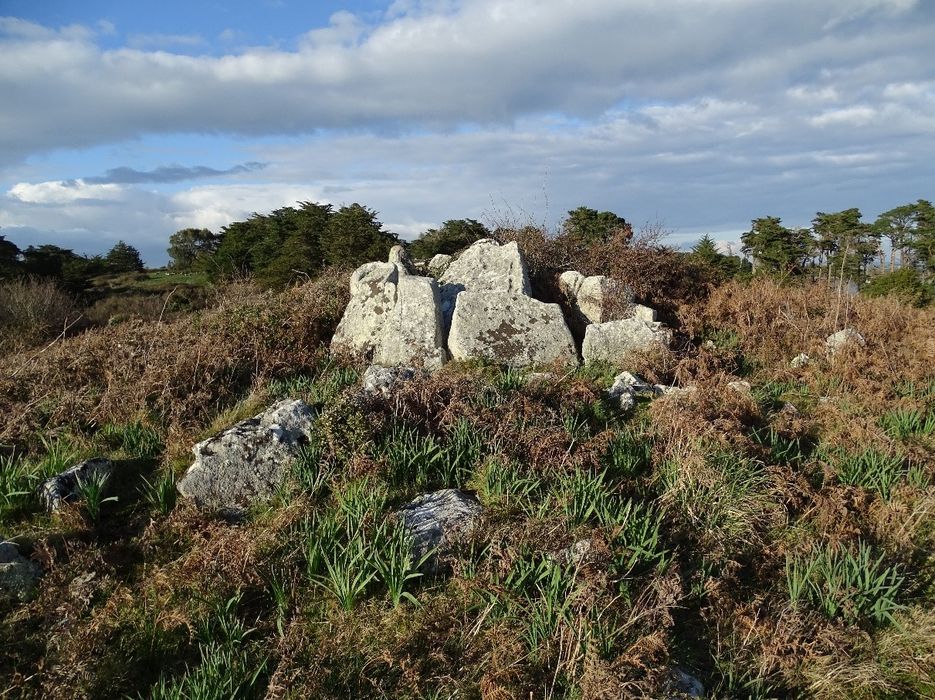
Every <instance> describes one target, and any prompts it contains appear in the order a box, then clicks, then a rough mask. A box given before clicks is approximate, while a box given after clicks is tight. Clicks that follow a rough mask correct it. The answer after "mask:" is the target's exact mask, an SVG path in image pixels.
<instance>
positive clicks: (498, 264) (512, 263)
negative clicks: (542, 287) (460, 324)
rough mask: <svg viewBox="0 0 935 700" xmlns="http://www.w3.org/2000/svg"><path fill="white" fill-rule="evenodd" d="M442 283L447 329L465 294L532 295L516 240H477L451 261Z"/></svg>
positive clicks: (443, 316)
mask: <svg viewBox="0 0 935 700" xmlns="http://www.w3.org/2000/svg"><path fill="white" fill-rule="evenodd" d="M438 282H439V284H440V285H441V304H442V319H443V320H444V322H445V326H446V327H448V326H449V325H450V323H451V317H452V315H453V314H454V310H455V300H456V298H457V297H458V295H459V294H461V292H465V291H466V292H509V293H512V294H521V295H526V296H529V295H530V294H531V287H530V286H529V273H528V272H527V270H526V260H525V259H524V258H523V254H522V252H521V251H520V249H519V246H517V245H516V242H515V241H513V242H511V243H507V244H506V245H500V244H498V243H497V242H496V241H495V240H493V239H491V238H482V239H481V240H479V241H476V242H475V243H473V244H472V245H471V247H470V248H468V249H467V250H465V251H464V252H463V253H461V255H459V256H458V258H457V259H456V260H453V261H452V262H451V264H450V265H449V266H448V268H447V269H446V270H445V272H444V274H443V275H442V276H441V277H440V278H439V279H438Z"/></svg>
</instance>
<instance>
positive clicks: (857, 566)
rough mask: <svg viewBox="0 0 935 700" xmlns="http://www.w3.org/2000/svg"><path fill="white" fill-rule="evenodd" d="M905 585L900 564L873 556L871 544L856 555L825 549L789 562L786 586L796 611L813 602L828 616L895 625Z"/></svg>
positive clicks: (841, 548)
mask: <svg viewBox="0 0 935 700" xmlns="http://www.w3.org/2000/svg"><path fill="white" fill-rule="evenodd" d="M904 581H905V577H904V576H903V575H902V574H901V573H900V571H899V569H898V567H897V566H895V565H894V566H887V565H886V564H885V563H884V555H883V554H881V555H880V556H878V557H875V556H874V554H873V550H872V549H871V547H870V545H869V544H867V543H866V542H860V543H858V545H857V549H856V551H851V550H850V549H847V548H845V547H844V546H840V545H839V546H834V547H829V546H826V547H822V548H820V549H818V550H817V551H815V552H813V553H812V554H810V555H808V556H805V557H789V558H787V560H786V588H787V591H788V595H789V602H790V603H791V604H792V606H793V607H797V606H799V605H801V604H802V603H809V604H810V605H812V606H813V607H815V608H816V609H817V610H819V611H821V612H822V613H824V614H825V615H826V616H827V617H828V618H831V619H834V618H843V619H844V620H845V621H846V622H849V623H860V622H866V621H872V622H874V623H876V624H883V623H888V622H893V619H894V618H893V614H894V613H895V612H896V611H898V610H900V609H901V608H902V605H900V603H899V595H900V592H901V588H902V586H903V583H904Z"/></svg>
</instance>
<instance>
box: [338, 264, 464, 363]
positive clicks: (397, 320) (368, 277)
mask: <svg viewBox="0 0 935 700" xmlns="http://www.w3.org/2000/svg"><path fill="white" fill-rule="evenodd" d="M401 270H402V268H401V266H400V265H398V264H396V263H367V264H366V265H362V266H361V267H359V268H357V270H355V271H354V273H353V274H352V275H351V283H350V286H351V300H350V302H349V303H348V305H347V308H346V309H345V311H344V315H343V316H342V317H341V322H340V323H339V324H338V327H337V330H336V331H335V333H334V337H333V338H332V339H331V348H332V349H333V350H335V351H337V352H342V351H343V352H350V353H352V354H355V355H361V356H363V357H366V358H368V359H371V360H372V361H373V362H375V363H376V364H381V365H396V364H403V365H423V366H425V367H427V368H430V369H437V368H438V367H440V366H441V365H442V364H444V363H445V361H446V360H447V359H448V354H447V352H446V351H445V348H444V337H443V334H442V324H441V316H440V310H439V290H438V285H437V283H436V282H435V280H433V279H431V278H430V277H417V276H415V275H410V274H408V273H406V272H405V271H402V272H401Z"/></svg>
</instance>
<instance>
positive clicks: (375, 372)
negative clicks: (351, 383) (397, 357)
mask: <svg viewBox="0 0 935 700" xmlns="http://www.w3.org/2000/svg"><path fill="white" fill-rule="evenodd" d="M415 377H416V370H415V368H414V367H383V366H381V365H370V366H369V367H368V368H367V371H366V372H364V380H363V383H364V387H363V392H364V393H365V394H378V393H379V394H383V396H389V395H390V394H391V393H392V392H393V389H395V388H396V387H397V386H398V385H399V384H401V383H403V382H408V381H410V380H412V379H415Z"/></svg>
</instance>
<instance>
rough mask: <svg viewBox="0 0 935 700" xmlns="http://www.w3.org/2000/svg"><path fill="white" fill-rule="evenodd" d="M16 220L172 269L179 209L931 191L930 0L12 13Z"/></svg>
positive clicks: (5, 188) (7, 82)
mask: <svg viewBox="0 0 935 700" xmlns="http://www.w3.org/2000/svg"><path fill="white" fill-rule="evenodd" d="M0 15H6V16H5V17H0V48H2V50H3V54H4V56H5V60H4V67H3V69H0V94H3V95H4V96H5V97H6V99H4V100H3V104H2V106H0V123H3V124H4V125H5V128H4V129H3V131H2V135H0V235H3V236H5V237H6V238H7V239H8V240H11V241H12V242H14V243H16V244H17V245H18V246H19V247H20V248H26V247H27V246H28V245H38V244H42V243H51V244H55V245H60V246H62V247H65V248H70V249H73V250H75V251H76V252H78V253H80V254H94V253H104V252H106V251H107V250H108V249H109V248H110V247H112V245H113V244H114V243H115V242H116V241H117V240H124V241H126V242H127V243H128V244H130V245H132V246H134V247H136V248H138V249H139V250H140V252H141V253H142V255H143V258H144V259H145V261H146V263H147V265H148V266H150V267H158V266H161V265H163V264H165V262H166V261H167V260H168V256H167V254H166V252H165V249H166V248H167V247H168V239H169V236H171V235H172V234H173V233H174V232H175V231H177V230H179V229H183V228H188V227H196V228H209V229H211V230H212V231H214V232H216V233H217V232H219V230H220V228H221V227H222V226H224V225H226V224H229V223H231V222H232V221H236V220H242V219H244V218H246V217H247V216H248V215H249V214H250V213H252V212H257V213H266V212H269V211H271V210H274V209H277V208H279V207H282V206H293V205H295V203H296V202H299V201H306V200H307V201H319V202H323V203H331V204H334V205H336V206H341V205H342V204H350V203H352V202H359V203H361V204H364V205H366V206H368V207H371V208H372V209H374V210H376V211H377V212H379V218H380V220H381V221H382V222H383V223H384V226H385V228H386V229H387V230H390V231H393V232H395V233H397V234H399V235H400V237H401V238H403V239H405V240H411V239H413V238H414V237H416V236H417V235H418V234H420V233H422V232H424V231H425V230H426V229H428V228H431V227H437V226H438V225H440V224H441V223H442V222H443V221H445V220H447V219H460V218H473V219H477V220H480V221H482V222H484V223H488V224H489V223H490V222H491V220H492V219H495V218H496V217H498V216H499V217H503V216H510V217H513V218H518V219H520V220H521V221H524V222H525V221H526V220H529V221H532V222H535V223H539V224H541V225H544V226H546V227H547V228H550V229H553V230H554V229H555V227H556V226H557V225H558V222H559V221H560V220H561V218H562V217H563V216H564V213H565V212H567V211H568V210H571V209H574V208H575V207H577V206H588V207H592V208H595V209H598V210H610V211H613V212H615V213H617V214H618V215H620V216H622V217H624V218H625V219H627V221H629V222H630V223H631V224H633V226H634V228H635V229H638V228H639V226H640V225H641V224H642V223H644V222H661V223H662V224H663V225H664V227H665V228H666V229H667V230H670V231H672V233H671V234H670V235H669V236H668V238H667V240H666V242H667V243H669V244H671V245H673V246H675V247H679V248H684V247H686V246H688V245H691V244H692V243H694V242H695V241H697V240H698V239H700V238H701V237H702V235H704V234H709V235H711V237H712V238H714V239H715V240H717V241H718V242H719V243H722V244H724V243H727V242H736V241H737V240H738V238H739V234H740V233H741V232H742V231H745V230H748V229H749V223H750V221H751V220H753V219H755V218H759V217H764V216H779V217H781V218H782V220H783V223H784V224H785V225H787V226H790V227H796V226H808V225H809V223H810V221H811V219H812V218H813V217H814V215H815V213H816V212H818V211H828V212H830V211H838V210H841V209H847V208H850V207H857V208H859V209H860V210H861V212H862V213H863V215H864V219H865V220H868V221H872V220H873V218H875V217H876V216H877V215H878V214H880V213H881V212H883V211H885V210H887V209H890V208H893V207H895V206H898V205H900V204H904V203H907V202H913V201H915V200H917V199H931V198H932V197H933V193H932V191H931V183H932V182H935V165H933V162H935V158H933V156H935V139H933V138H932V136H933V135H935V61H933V58H932V56H931V39H932V37H933V36H935V5H933V4H930V3H929V4H926V3H921V2H918V1H917V0H863V1H862V2H860V3H855V2H852V1H851V0H826V1H825V2H818V3H815V2H805V0H795V1H794V2H791V3H790V2H779V1H778V0H768V1H766V2H760V3H755V4H749V3H739V2H735V1H732V0H717V1H716V2H711V3H706V4H704V5H699V4H695V3H690V2H685V1H684V0H671V1H670V2H649V0H645V1H644V0H641V1H639V2H630V3H626V4H625V6H623V4H622V3H619V2H612V1H611V0H593V1H592V2H585V3H581V2H578V3H570V2H564V1H559V0H556V1H554V2H544V3H537V4H536V5H535V6H534V7H531V6H529V5H528V4H526V3H521V2H512V1H497V0H465V1H463V2H457V1H453V0H452V1H449V0H397V1H396V2H378V1H377V0H358V1H357V2H353V3H333V2H326V3H314V4H313V6H312V7H307V6H306V5H304V4H303V5H299V4H295V3H289V2H283V1H281V0H276V1H272V0H271V1H268V2H264V3H259V4H254V3H248V2H245V1H242V2H226V3H221V4H220V5H217V6H212V8H211V9H210V10H209V9H205V8H204V7H202V6H200V5H199V4H196V3H182V2H178V1H177V0H173V1H171V2H167V3H163V4H161V5H160V6H159V8H156V7H154V6H152V7H151V6H146V7H141V6H137V4H133V5H127V4H119V3H113V2H106V1H102V0H99V1H96V2H88V3H81V4H80V5H79V4H73V3H66V2H60V1H53V2H46V3H41V4H36V3H29V2H26V1H25V0H7V1H6V2H5V3H4V6H3V9H2V10H0Z"/></svg>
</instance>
